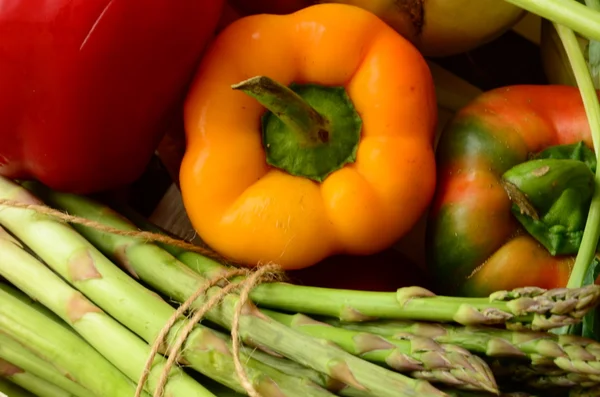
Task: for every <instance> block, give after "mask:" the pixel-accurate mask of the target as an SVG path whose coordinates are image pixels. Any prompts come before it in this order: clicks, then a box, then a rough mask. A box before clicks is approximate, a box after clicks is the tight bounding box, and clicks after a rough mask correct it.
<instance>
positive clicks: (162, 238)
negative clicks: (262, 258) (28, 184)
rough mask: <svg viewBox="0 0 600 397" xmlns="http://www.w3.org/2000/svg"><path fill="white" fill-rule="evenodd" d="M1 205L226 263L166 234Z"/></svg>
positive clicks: (22, 205) (37, 206)
mask: <svg viewBox="0 0 600 397" xmlns="http://www.w3.org/2000/svg"><path fill="white" fill-rule="evenodd" d="M0 205H4V206H7V207H12V208H20V209H25V210H32V211H35V212H37V213H39V214H44V215H49V216H52V217H54V218H57V219H58V220H61V221H63V222H67V223H75V224H78V225H81V226H86V227H89V228H91V229H94V230H96V231H99V232H104V233H108V234H115V235H119V236H124V237H134V238H138V239H141V240H146V241H148V242H154V243H162V244H166V245H171V246H173V247H177V248H181V249H184V250H187V251H192V252H195V253H198V254H200V255H204V256H207V257H209V258H211V259H215V260H217V261H220V262H222V263H225V262H226V261H225V258H223V256H221V255H219V254H218V253H216V252H215V251H213V250H211V249H209V248H205V247H201V246H199V245H196V244H192V243H189V242H187V241H184V240H181V239H177V238H173V237H171V236H168V235H166V234H161V233H154V232H148V231H144V230H123V229H119V228H116V227H112V226H108V225H105V224H103V223H100V222H96V221H93V220H91V219H88V218H83V217H80V216H75V215H69V214H67V213H66V212H63V211H59V210H57V209H54V208H51V207H48V206H47V205H43V204H30V203H24V202H22V201H16V200H9V199H0Z"/></svg>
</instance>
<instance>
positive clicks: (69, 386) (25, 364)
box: [0, 332, 93, 397]
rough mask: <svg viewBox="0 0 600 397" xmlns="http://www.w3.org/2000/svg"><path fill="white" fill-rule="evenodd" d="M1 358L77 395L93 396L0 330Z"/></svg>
mask: <svg viewBox="0 0 600 397" xmlns="http://www.w3.org/2000/svg"><path fill="white" fill-rule="evenodd" d="M0 359H3V360H5V361H7V362H10V363H12V364H14V365H16V366H17V367H19V368H22V369H23V370H24V371H26V372H27V373H30V374H32V375H34V376H36V377H38V378H40V379H43V380H45V381H47V382H50V383H52V384H53V385H55V386H56V387H58V388H60V389H62V390H64V391H65V392H68V393H70V394H71V395H73V396H77V397H91V396H92V395H93V393H91V392H90V391H89V390H87V389H85V388H84V387H83V386H81V385H79V384H77V383H75V382H73V381H72V380H70V379H69V378H67V377H66V376H65V375H64V374H61V373H60V372H59V371H58V370H57V369H56V368H54V367H52V366H51V365H50V364H48V363H47V362H46V361H44V360H43V359H42V358H40V357H38V356H36V355H35V354H34V353H32V352H31V351H29V350H27V348H25V346H23V345H21V344H20V343H18V342H17V341H15V340H14V339H12V338H10V337H9V336H8V335H5V334H3V333H2V332H0Z"/></svg>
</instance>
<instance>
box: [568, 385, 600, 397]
mask: <svg viewBox="0 0 600 397" xmlns="http://www.w3.org/2000/svg"><path fill="white" fill-rule="evenodd" d="M598 396H600V386H596V387H593V388H590V389H584V388H574V389H572V390H571V391H570V393H569V397H598Z"/></svg>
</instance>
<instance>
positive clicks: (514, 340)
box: [323, 318, 600, 376]
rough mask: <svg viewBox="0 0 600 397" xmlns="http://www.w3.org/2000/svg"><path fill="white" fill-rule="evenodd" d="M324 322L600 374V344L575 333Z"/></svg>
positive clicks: (406, 323)
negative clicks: (420, 338) (425, 337)
mask: <svg viewBox="0 0 600 397" xmlns="http://www.w3.org/2000/svg"><path fill="white" fill-rule="evenodd" d="M323 321H324V322H326V323H328V324H330V325H333V326H337V327H342V328H345V329H350V330H354V331H360V332H371V333H373V334H376V335H382V336H387V337H390V338H402V337H405V335H420V336H427V337H429V338H432V339H433V340H435V341H436V342H438V343H447V344H453V345H455V346H459V347H462V348H464V349H467V350H469V351H471V352H475V353H480V354H484V355H486V356H488V357H516V358H521V359H527V360H529V361H530V362H531V364H532V365H533V366H555V367H556V368H560V369H562V370H563V371H566V372H569V373H580V374H589V375H596V376H598V375H600V343H598V342H595V341H593V340H591V339H587V338H583V337H578V336H574V335H555V334H553V333H550V332H532V331H521V332H519V331H506V330H502V329H497V328H491V327H462V326H454V325H450V324H432V323H420V322H403V321H389V320H388V321H385V320H384V321H374V322H366V323H343V322H340V321H337V320H332V319H327V318H325V319H323Z"/></svg>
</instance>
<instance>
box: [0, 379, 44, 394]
mask: <svg viewBox="0 0 600 397" xmlns="http://www.w3.org/2000/svg"><path fill="white" fill-rule="evenodd" d="M0 397H36V396H34V395H33V394H31V392H29V391H27V390H25V389H23V388H22V387H21V386H19V385H17V384H15V383H13V382H11V381H9V380H8V379H6V378H3V377H1V376H0Z"/></svg>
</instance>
